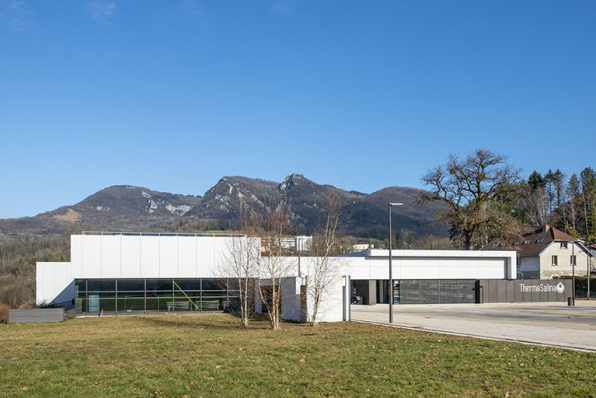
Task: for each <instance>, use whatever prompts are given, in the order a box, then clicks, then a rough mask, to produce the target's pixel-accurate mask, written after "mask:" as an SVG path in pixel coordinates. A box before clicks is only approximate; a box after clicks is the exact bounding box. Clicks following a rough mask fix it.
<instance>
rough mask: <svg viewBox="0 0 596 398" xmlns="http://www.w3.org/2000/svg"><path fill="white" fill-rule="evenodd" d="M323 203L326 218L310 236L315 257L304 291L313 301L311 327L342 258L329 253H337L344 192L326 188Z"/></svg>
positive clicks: (315, 320) (317, 317) (343, 212)
mask: <svg viewBox="0 0 596 398" xmlns="http://www.w3.org/2000/svg"><path fill="white" fill-rule="evenodd" d="M325 202H326V220H325V222H324V223H322V226H321V229H320V231H319V232H318V233H317V234H315V235H314V236H313V243H312V248H311V253H312V254H313V256H314V259H313V261H312V263H311V264H310V266H309V267H308V271H307V287H306V292H307V295H308V298H309V299H310V300H309V301H311V302H312V315H311V316H310V325H311V326H316V325H317V323H318V322H319V311H320V310H321V302H322V301H323V300H324V298H325V297H326V296H327V295H328V294H329V289H330V287H331V286H332V285H333V284H334V283H336V282H337V278H338V276H339V274H338V271H339V269H340V266H341V264H340V262H341V259H340V258H337V257H332V256H333V255H334V254H338V253H339V252H340V244H339V243H340V242H338V240H337V233H338V231H339V230H340V229H341V228H342V227H343V225H344V224H345V221H346V218H347V214H346V211H345V207H344V195H343V193H342V192H341V191H340V190H337V189H330V190H329V191H327V195H326V198H325Z"/></svg>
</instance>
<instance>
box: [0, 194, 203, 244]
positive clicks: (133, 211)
mask: <svg viewBox="0 0 596 398" xmlns="http://www.w3.org/2000/svg"><path fill="white" fill-rule="evenodd" d="M201 200H202V198H201V197H200V196H191V195H175V194H171V193H166V192H158V191H153V190H151V189H148V188H143V187H134V186H130V185H116V186H112V187H108V188H105V189H102V190H101V191H99V192H97V193H95V194H93V195H91V196H89V197H87V198H86V199H84V200H83V201H81V202H79V203H77V204H75V205H73V206H63V207H60V208H58V209H56V210H52V211H48V212H46V213H42V214H38V215H36V216H35V217H22V218H14V219H6V220H0V234H4V235H49V234H59V233H64V232H66V231H80V230H111V231H114V230H118V231H123V230H126V231H129V230H134V229H141V228H147V227H151V226H152V225H155V224H158V223H163V222H169V221H171V220H173V219H177V218H180V217H182V216H184V214H186V213H187V212H188V211H189V210H191V209H192V208H193V207H194V206H196V205H197V204H198V203H200V202H201Z"/></svg>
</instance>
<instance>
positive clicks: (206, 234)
mask: <svg viewBox="0 0 596 398" xmlns="http://www.w3.org/2000/svg"><path fill="white" fill-rule="evenodd" d="M81 235H101V236H103V235H109V236H114V235H121V236H192V237H224V238H225V237H232V238H235V237H243V236H245V235H244V234H241V233H227V232H221V233H218V232H132V231H118V232H111V231H82V232H81Z"/></svg>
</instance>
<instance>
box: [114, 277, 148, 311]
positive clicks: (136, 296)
mask: <svg viewBox="0 0 596 398" xmlns="http://www.w3.org/2000/svg"><path fill="white" fill-rule="evenodd" d="M144 311H145V280H144V279H119V280H118V312H144Z"/></svg>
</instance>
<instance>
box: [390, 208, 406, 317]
mask: <svg viewBox="0 0 596 398" xmlns="http://www.w3.org/2000/svg"><path fill="white" fill-rule="evenodd" d="M402 205H403V203H389V323H393V266H392V265H393V264H392V263H391V246H392V243H393V242H392V239H391V233H392V232H391V206H402Z"/></svg>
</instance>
